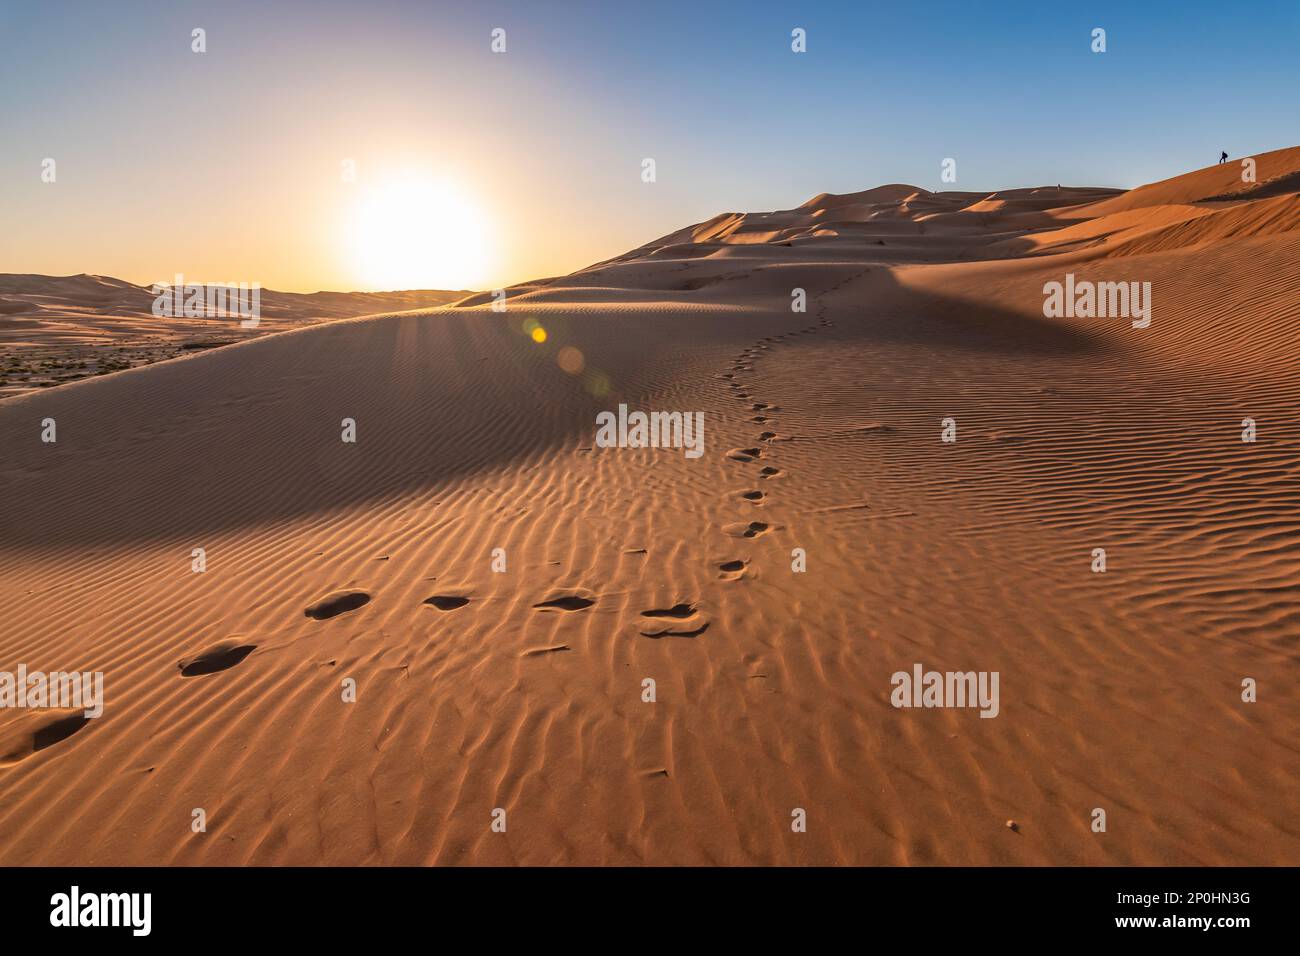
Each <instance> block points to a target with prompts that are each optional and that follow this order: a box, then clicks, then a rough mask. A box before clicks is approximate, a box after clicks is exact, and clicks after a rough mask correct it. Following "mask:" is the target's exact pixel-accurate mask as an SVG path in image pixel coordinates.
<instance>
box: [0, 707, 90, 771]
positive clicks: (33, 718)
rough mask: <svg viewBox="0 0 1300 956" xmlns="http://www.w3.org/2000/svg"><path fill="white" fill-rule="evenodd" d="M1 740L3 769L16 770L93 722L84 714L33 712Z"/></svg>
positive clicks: (63, 711)
mask: <svg viewBox="0 0 1300 956" xmlns="http://www.w3.org/2000/svg"><path fill="white" fill-rule="evenodd" d="M15 723H16V726H14V725H10V727H11V729H9V730H8V732H7V733H5V734H4V735H3V736H2V737H0V767H12V766H13V765H14V764H16V763H19V762H20V761H23V760H26V759H27V758H28V757H30V756H31V755H32V754H34V753H37V752H38V751H41V750H44V749H45V748H46V747H52V746H54V745H55V744H57V743H59V742H61V741H64V740H67V739H68V738H69V737H71V736H72V735H73V734H75V733H76V732H77V731H78V730H80V729H81V728H82V727H84V726H86V724H88V723H90V718H89V717H87V716H86V715H85V713H84V712H83V711H80V710H74V711H68V710H56V711H31V712H29V713H28V714H27V715H25V719H19V720H18V721H16V722H15Z"/></svg>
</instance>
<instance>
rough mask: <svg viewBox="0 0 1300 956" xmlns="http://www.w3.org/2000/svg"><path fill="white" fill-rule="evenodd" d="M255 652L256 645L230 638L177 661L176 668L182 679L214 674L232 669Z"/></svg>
mask: <svg viewBox="0 0 1300 956" xmlns="http://www.w3.org/2000/svg"><path fill="white" fill-rule="evenodd" d="M255 650H257V645H256V644H244V643H242V642H241V641H239V640H238V639H233V638H232V639H231V640H228V641H222V642H221V643H220V644H214V645H213V646H212V647H209V648H208V649H207V650H205V651H203V652H202V653H200V654H195V655H194V656H193V657H187V658H185V659H184V660H182V661H179V662H178V663H177V664H176V666H177V667H178V668H180V672H181V676H182V677H199V676H201V675H203V674H216V673H219V672H221V671H224V670H229V669H230V668H232V667H234V666H235V665H236V664H238V663H239V662H240V661H242V660H243V659H244V658H245V657H247V656H248V655H249V654H251V653H253V651H255Z"/></svg>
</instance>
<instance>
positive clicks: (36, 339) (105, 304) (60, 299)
mask: <svg viewBox="0 0 1300 956" xmlns="http://www.w3.org/2000/svg"><path fill="white" fill-rule="evenodd" d="M465 295H467V293H466V292H464V291H460V292H442V291H435V290H414V291H409V292H313V293H307V294H304V293H298V292H276V291H275V290H273V289H262V290H260V292H259V301H258V305H259V316H258V319H259V321H258V324H257V326H256V327H255V328H244V327H241V325H240V321H239V319H238V318H233V319H232V318H231V317H229V316H203V317H185V316H157V315H155V314H154V310H153V306H154V301H155V299H156V298H157V296H156V294H155V293H154V292H153V291H152V289H151V287H149V286H139V285H134V284H132V283H130V282H125V281H123V280H122V279H114V278H110V277H108V276H92V275H76V276H42V275H23V274H15V273H7V274H0V396H3V395H14V394H19V393H21V392H24V391H28V390H30V389H34V388H49V387H51V386H54V385H59V384H62V383H64V382H71V381H76V380H77V379H80V378H86V377H88V376H91V375H99V374H104V373H106V372H112V371H119V370H121V369H125V368H132V367H135V366H138V365H147V364H153V363H154V362H159V361H164V360H166V359H171V358H175V357H177V356H178V355H181V354H183V353H185V352H187V351H192V350H196V349H208V348H216V347H220V346H222V345H228V344H230V343H231V342H240V341H244V340H246V339H251V338H256V337H258V336H260V335H265V334H267V333H268V332H279V331H283V330H285V329H291V328H297V327H298V326H302V325H310V324H314V323H316V322H321V321H324V320H326V319H336V318H344V317H348V316H356V315H367V314H372V313H377V312H394V311H398V310H402V309H420V308H428V307H429V306H435V305H446V304H448V303H450V302H455V301H456V300H457V299H461V298H464V297H465Z"/></svg>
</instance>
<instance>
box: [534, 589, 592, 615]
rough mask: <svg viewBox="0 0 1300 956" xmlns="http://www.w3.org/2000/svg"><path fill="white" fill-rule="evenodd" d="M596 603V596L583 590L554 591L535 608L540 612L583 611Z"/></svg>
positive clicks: (535, 605)
mask: <svg viewBox="0 0 1300 956" xmlns="http://www.w3.org/2000/svg"><path fill="white" fill-rule="evenodd" d="M595 603H596V598H595V595H594V594H592V592H591V591H587V590H585V589H582V588H576V589H569V590H564V591H553V592H551V594H550V595H549V596H548V597H547V598H546V600H545V601H542V602H541V603H539V604H534V605H533V607H534V608H536V609H537V610H539V611H582V610H585V609H586V608H589V607H591V606H592V605H593V604H595Z"/></svg>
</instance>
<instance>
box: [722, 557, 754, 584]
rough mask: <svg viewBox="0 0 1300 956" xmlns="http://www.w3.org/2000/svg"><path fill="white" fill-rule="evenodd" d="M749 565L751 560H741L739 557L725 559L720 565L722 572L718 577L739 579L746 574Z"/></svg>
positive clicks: (724, 579) (726, 579)
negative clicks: (732, 559) (731, 559)
mask: <svg viewBox="0 0 1300 956" xmlns="http://www.w3.org/2000/svg"><path fill="white" fill-rule="evenodd" d="M748 566H749V562H747V561H741V560H739V559H737V560H735V561H723V562H722V563H721V564H719V565H718V570H719V571H721V572H722V573H721V574H719V575H718V577H719V578H721V579H722V580H723V581H739V580H740V579H741V578H743V577H744V576H745V569H746V568H747V567H748Z"/></svg>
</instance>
